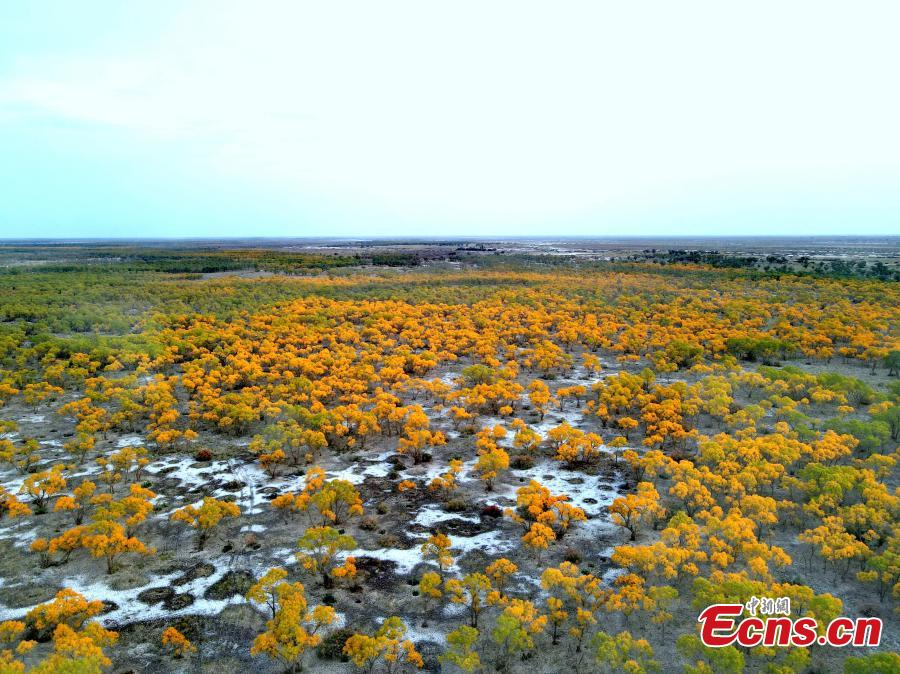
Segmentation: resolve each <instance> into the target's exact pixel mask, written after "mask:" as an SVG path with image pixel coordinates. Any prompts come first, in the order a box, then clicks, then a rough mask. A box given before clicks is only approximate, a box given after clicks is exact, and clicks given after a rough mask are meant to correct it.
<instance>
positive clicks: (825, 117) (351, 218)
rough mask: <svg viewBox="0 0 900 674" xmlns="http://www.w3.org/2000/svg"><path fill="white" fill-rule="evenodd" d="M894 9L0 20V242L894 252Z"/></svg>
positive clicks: (163, 2)
mask: <svg viewBox="0 0 900 674" xmlns="http://www.w3.org/2000/svg"><path fill="white" fill-rule="evenodd" d="M898 25H900V3H897V2H895V1H885V2H869V1H866V0H853V1H849V0H848V1H846V2H828V1H827V0H824V1H823V0H818V1H815V2H805V1H803V0H795V1H793V2H784V1H783V0H780V1H778V2H769V1H767V0H759V1H757V2H752V3H732V2H722V1H721V0H714V1H710V2H696V1H691V0H685V1H684V2H677V3H676V2H671V0H664V1H660V2H650V1H642V2H602V1H599V0H595V1H593V2H574V1H572V2H569V1H566V0H560V2H553V3H549V2H528V1H527V0H518V1H514V2H502V1H499V0H498V1H490V2H488V1H485V0H480V1H477V2H468V1H466V0H456V1H454V2H433V1H428V0H412V1H409V2H395V1H393V0H380V1H379V2H371V0H369V1H363V2H345V1H343V0H328V1H327V2H322V1H317V2H304V1H302V0H286V1H283V2H281V1H276V0H257V1H254V2H250V1H241V2H238V1H233V0H214V1H212V0H211V1H207V0H152V1H150V0H132V1H129V2H122V1H121V0H79V1H78V2H72V1H71V0H28V1H27V2H26V1H24V0H23V1H15V0H10V1H8V2H2V3H0V237H5V238H25V237H28V238H30V237H50V238H73V237H225V236H236V237H243V236H316V237H319V236H345V237H377V236H403V235H406V236H472V235H482V236H494V235H508V236H513V235H528V236H548V235H556V236H561V235H573V236H631V235H656V236H658V235H738V234H743V235H751V236H752V235H840V234H852V235H864V234H870V235H883V234H900V87H898V86H897V71H896V68H897V64H898V63H900V40H898V39H897V36H896V30H897V26H898Z"/></svg>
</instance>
